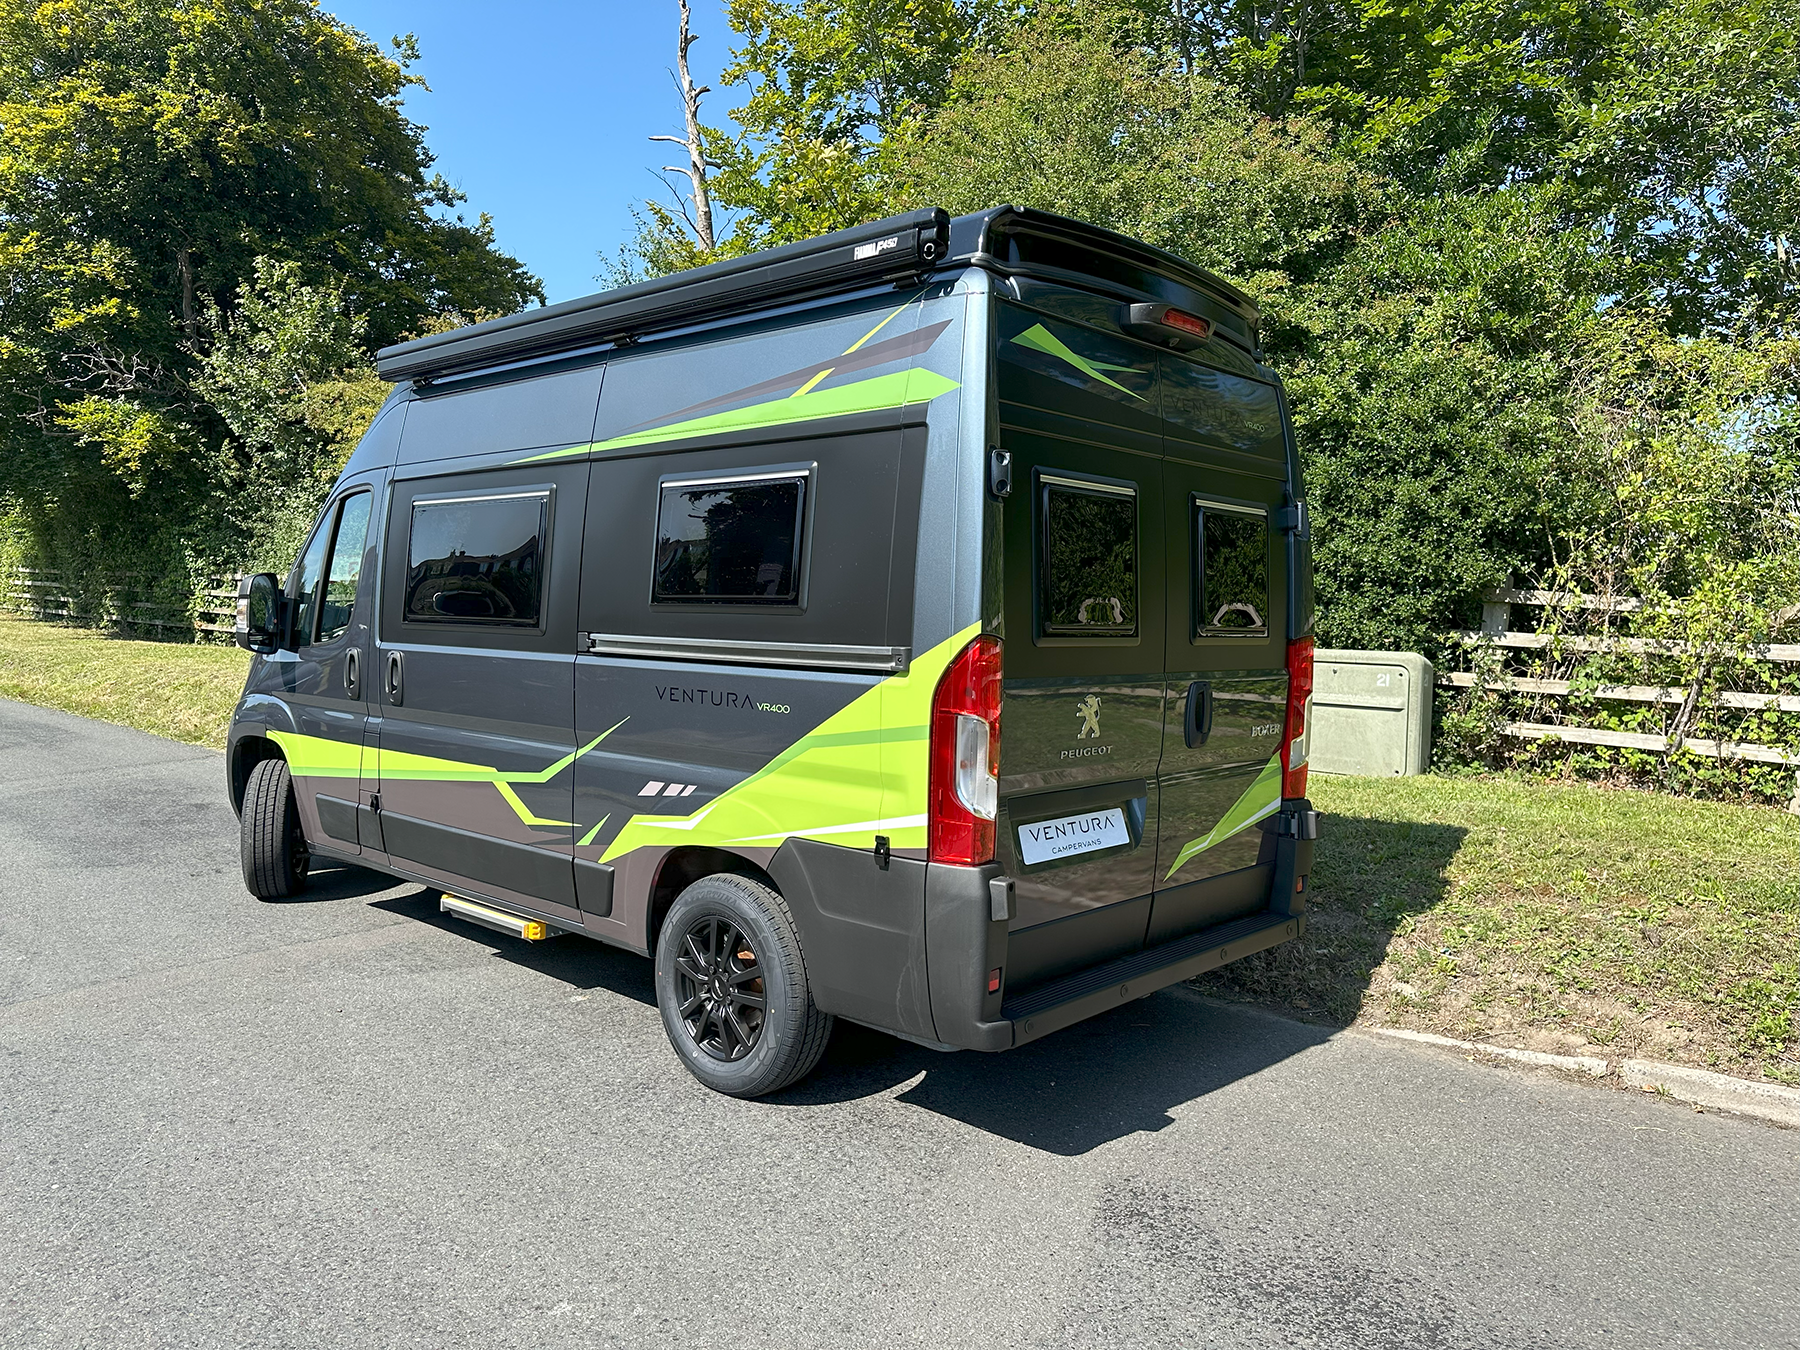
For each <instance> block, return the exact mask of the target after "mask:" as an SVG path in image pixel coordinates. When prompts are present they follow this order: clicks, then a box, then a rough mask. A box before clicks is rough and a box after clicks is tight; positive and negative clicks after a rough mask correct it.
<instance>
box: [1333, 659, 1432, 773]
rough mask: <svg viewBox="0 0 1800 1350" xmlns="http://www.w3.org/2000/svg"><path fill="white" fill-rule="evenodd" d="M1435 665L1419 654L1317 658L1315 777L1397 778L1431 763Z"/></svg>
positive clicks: (1420, 771) (1426, 766)
mask: <svg viewBox="0 0 1800 1350" xmlns="http://www.w3.org/2000/svg"><path fill="white" fill-rule="evenodd" d="M1434 674H1435V672H1433V670H1432V668H1431V662H1429V661H1427V660H1426V659H1425V658H1424V657H1422V656H1419V655H1417V654H1416V653H1413V652H1352V651H1336V650H1332V649H1329V648H1320V649H1319V650H1317V651H1315V652H1314V653H1313V713H1312V735H1311V736H1310V737H1309V740H1310V741H1311V744H1310V745H1309V747H1308V755H1307V758H1308V762H1309V763H1310V764H1311V766H1312V769H1313V772H1315V773H1344V774H1370V775H1376V776H1379V777H1383V778H1395V777H1401V776H1404V775H1409V774H1421V773H1424V772H1425V771H1426V770H1427V769H1428V768H1429V767H1430V766H1431V697H1432V683H1433V679H1434Z"/></svg>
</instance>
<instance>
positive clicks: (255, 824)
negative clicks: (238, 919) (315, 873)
mask: <svg viewBox="0 0 1800 1350" xmlns="http://www.w3.org/2000/svg"><path fill="white" fill-rule="evenodd" d="M238 827H239V834H238V854H239V858H240V859H241V861H242V862H243V865H244V886H245V887H246V888H247V889H248V890H249V892H250V894H252V895H254V896H255V897H256V898H257V899H258V900H285V899H286V898H287V897H288V896H290V895H298V894H300V892H301V891H303V890H305V889H306V873H307V869H308V868H310V867H311V866H312V858H311V857H310V855H309V854H308V853H307V850H306V835H305V833H304V832H303V831H302V830H301V828H300V808H299V806H298V805H297V804H296V803H295V801H294V780H293V777H292V775H290V774H289V773H288V766H287V761H286V760H282V759H265V760H262V761H260V762H258V764H257V765H256V767H255V768H253V769H251V770H250V781H249V782H248V783H246V784H245V785H244V806H243V811H242V813H241V814H240V816H239V818H238Z"/></svg>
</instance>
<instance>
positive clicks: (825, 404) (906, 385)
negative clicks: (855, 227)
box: [514, 369, 962, 464]
mask: <svg viewBox="0 0 1800 1350" xmlns="http://www.w3.org/2000/svg"><path fill="white" fill-rule="evenodd" d="M961 387H962V386H961V385H959V384H958V383H957V382H956V381H955V380H952V379H949V378H948V377H946V376H943V375H939V374H938V373H937V372H935V371H930V370H917V369H914V370H898V371H895V372H894V373H893V374H891V375H877V376H875V377H874V378H872V379H867V380H856V381H854V382H852V383H850V384H843V385H839V386H837V387H836V388H835V389H814V390H811V391H810V392H809V391H805V390H802V391H801V392H799V393H796V394H789V395H787V396H785V397H782V398H777V399H770V400H768V401H766V402H763V403H752V404H751V405H750V406H749V407H747V408H733V409H732V410H731V411H730V412H722V413H712V414H709V415H708V416H706V417H691V418H689V419H688V420H687V421H685V422H672V423H670V424H668V425H667V426H660V427H650V428H648V429H646V430H644V431H634V432H630V433H629V434H627V435H624V436H614V437H613V438H612V439H611V440H605V441H595V442H594V443H593V444H591V445H572V446H570V447H569V448H568V449H566V450H549V451H546V452H544V453H543V454H539V455H527V456H526V457H525V458H524V459H522V460H516V461H514V462H515V463H519V464H530V463H532V462H534V461H537V460H544V459H566V458H568V457H569V456H571V455H587V454H599V453H601V452H603V451H607V450H624V449H627V448H629V447H632V446H638V445H655V444H657V443H658V442H661V441H674V440H681V439H683V438H685V437H688V436H709V435H713V434H715V433H718V432H724V431H750V430H753V429H756V428H759V427H775V426H782V425H784V424H786V423H789V422H814V421H818V420H819V419H821V418H826V417H845V416H848V415H849V414H851V413H860V412H878V411H880V410H882V409H884V408H902V407H905V406H906V405H907V404H908V403H929V402H931V400H932V399H934V398H936V397H938V395H940V394H947V393H949V392H950V391H951V390H952V389H960V388H961Z"/></svg>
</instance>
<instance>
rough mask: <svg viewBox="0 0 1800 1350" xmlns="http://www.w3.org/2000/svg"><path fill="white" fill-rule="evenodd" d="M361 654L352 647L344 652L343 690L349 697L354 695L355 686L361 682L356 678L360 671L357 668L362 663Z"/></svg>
mask: <svg viewBox="0 0 1800 1350" xmlns="http://www.w3.org/2000/svg"><path fill="white" fill-rule="evenodd" d="M361 656H362V653H360V652H359V651H357V650H356V648H354V647H352V648H350V650H349V651H347V652H345V653H344V692H345V693H346V694H348V695H350V697H351V698H355V697H356V687H357V685H359V684H361V683H362V681H361V680H360V679H359V678H358V677H359V675H360V674H361V672H360V671H359V670H358V669H357V668H358V666H360V665H361V664H362V662H361Z"/></svg>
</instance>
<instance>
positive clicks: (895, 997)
mask: <svg viewBox="0 0 1800 1350" xmlns="http://www.w3.org/2000/svg"><path fill="white" fill-rule="evenodd" d="M934 308H935V310H936V312H934V313H931V314H930V316H929V321H928V322H923V323H922V322H921V320H920V312H921V305H920V302H919V294H918V293H917V292H913V293H910V294H907V293H904V292H903V293H899V303H895V301H894V300H892V299H884V300H882V301H878V302H877V303H876V304H875V305H873V306H871V305H869V304H868V303H867V302H864V303H863V304H862V306H861V307H860V308H859V309H857V310H854V311H851V312H848V313H845V314H841V315H838V316H835V317H832V318H829V319H828V320H826V321H824V322H821V323H817V324H812V325H808V326H806V327H804V328H794V327H792V326H789V327H786V328H783V329H779V330H775V331H769V332H763V333H759V334H750V335H745V336H730V337H725V338H715V339H714V340H713V341H712V342H710V343H708V344H705V345H698V346H696V345H692V344H689V345H681V344H674V345H671V346H670V347H669V348H667V349H653V350H648V351H645V352H642V353H636V354H632V355H629V356H624V357H621V358H618V359H616V360H615V361H614V362H613V365H612V368H611V369H610V371H609V373H608V376H607V382H606V385H605V393H604V396H603V398H602V400H601V413H600V419H599V425H598V428H597V430H596V438H595V442H594V444H593V446H592V447H590V449H589V452H588V453H589V454H590V455H591V457H592V465H593V469H592V479H591V483H590V488H589V504H588V518H587V525H586V528H587V543H586V549H585V553H586V556H585V559H584V565H583V590H582V600H581V609H580V620H579V631H580V633H581V634H582V635H583V637H584V639H585V640H586V642H587V643H588V645H589V647H590V650H589V651H588V652H586V653H584V654H583V655H581V656H580V657H579V659H578V661H577V670H576V689H575V700H576V720H577V740H578V742H579V743H580V744H582V745H584V746H585V745H586V744H588V743H589V742H590V741H593V740H595V738H597V737H602V736H604V740H603V741H601V742H600V743H599V744H598V745H596V746H595V748H594V749H593V750H592V751H591V752H589V753H587V754H584V755H583V756H582V758H581V759H580V761H579V762H578V763H577V765H576V767H575V806H574V815H575V818H576V820H577V822H578V827H577V842H576V847H575V856H576V858H577V859H578V860H581V861H582V862H590V861H591V862H593V863H596V864H602V865H605V866H608V867H611V868H613V869H614V871H613V909H612V912H611V913H610V914H609V915H607V916H605V917H603V918H600V917H593V916H590V917H589V919H588V921H587V929H588V931H589V932H591V933H595V934H596V935H599V936H605V937H607V938H609V940H613V941H618V942H622V943H624V944H625V945H629V946H633V947H637V948H639V949H648V948H650V947H651V946H653V945H654V942H655V937H656V934H655V931H654V930H655V924H656V922H657V921H658V918H659V915H658V914H657V913H656V912H654V910H653V908H652V899H653V895H654V894H661V895H664V896H666V895H667V894H668V892H669V886H668V885H667V883H665V882H664V880H663V879H664V878H665V876H667V875H674V876H676V877H677V878H679V877H681V876H683V875H686V872H685V871H684V869H685V868H687V867H688V866H690V865H691V864H692V862H693V859H694V851H696V850H704V851H706V852H705V857H706V858H707V859H708V860H709V861H708V863H707V865H709V866H710V865H717V862H716V860H717V859H720V858H725V859H729V858H731V857H736V858H739V859H741V860H742V861H743V863H744V864H745V865H746V866H749V867H755V868H758V869H763V870H766V871H768V872H769V873H770V874H771V875H772V876H773V877H774V878H775V880H776V883H777V885H779V886H780V887H781V888H782V890H783V893H784V894H785V895H787V897H788V901H789V904H790V907H791V908H792V910H793V912H794V915H795V921H796V923H797V925H798V926H799V929H800V936H801V941H802V945H803V947H804V948H805V950H806V952H807V960H808V966H809V971H810V972H811V976H812V979H813V983H814V987H815V997H816V998H817V1000H818V1005H819V1007H820V1008H821V1009H823V1010H825V1011H827V1012H833V1013H839V1014H841V1015H844V1016H848V1017H853V1018H857V1019H858V1020H863V1021H868V1022H872V1023H874V1024H877V1025H882V1026H887V1027H891V1028H893V1029H895V1030H901V1031H905V1032H907V1033H908V1034H911V1035H915V1036H920V1037H923V1038H927V1039H929V1038H930V1037H931V1034H932V1033H931V1026H930V1012H929V993H928V989H927V986H926V980H925V956H924V936H923V903H924V879H923V873H924V869H923V863H922V861H909V860H914V859H922V857H923V852H924V845H925V837H924V812H925V805H924V791H925V785H924V772H923V770H924V740H925V735H926V726H925V722H926V712H927V710H928V708H929V701H930V694H931V692H932V691H933V690H935V688H936V682H937V679H938V677H939V675H941V673H942V671H943V668H944V665H945V664H946V663H947V662H948V660H949V659H951V657H953V656H954V654H955V650H956V648H955V647H954V646H953V644H952V642H951V641H950V639H951V637H952V636H953V635H952V634H950V633H947V632H943V631H941V630H942V628H943V625H944V620H945V618H946V617H947V616H944V615H942V614H941V613H937V614H933V615H932V616H931V619H930V621H929V622H922V621H921V615H920V607H919V606H918V604H917V603H916V601H915V578H916V577H917V576H918V575H919V573H920V572H921V571H922V570H923V569H924V563H923V561H922V557H921V549H920V547H919V532H918V524H917V522H918V520H919V517H920V514H921V511H922V510H924V509H926V508H925V506H924V505H923V503H924V502H926V500H927V499H928V498H930V499H932V500H935V499H936V496H937V487H936V485H935V484H931V485H929V487H928V479H929V475H930V469H929V467H928V464H929V461H930V459H931V457H932V456H933V455H934V454H937V453H939V450H940V447H939V445H938V443H937V442H938V439H939V438H940V434H941V433H940V432H939V430H938V426H939V420H940V418H941V419H943V421H944V425H946V426H948V427H949V428H950V429H951V430H950V434H949V438H948V441H949V448H950V449H951V450H952V452H953V451H954V447H955V431H954V428H955V426H956V414H955V405H956V400H957V391H958V389H959V386H960V384H961V382H962V381H961V378H960V377H961V375H962V352H963V345H962V342H961V340H960V334H959V333H957V332H956V326H957V323H958V321H959V320H960V318H961V316H962V313H963V308H964V305H963V301H962V300H961V299H960V298H957V299H955V300H952V301H951V302H950V303H949V304H948V305H938V306H935V307H934ZM927 360H928V361H929V365H927V366H925V367H924V368H923V369H921V366H922V364H923V363H925V362H926V361H927ZM771 372H773V373H771ZM915 377H916V378H915ZM928 417H929V419H930V420H929V422H928ZM795 481H798V482H800V483H802V484H803V486H804V517H803V522H802V526H801V530H800V535H801V544H800V558H801V561H800V568H799V572H800V575H799V579H798V584H797V587H796V591H795V593H794V594H792V595H791V596H790V595H788V594H787V592H786V591H785V590H781V589H780V586H785V584H786V583H785V582H781V583H780V584H779V585H778V586H777V590H776V591H775V592H774V593H772V595H771V596H770V597H768V598H767V599H766V600H765V599H764V598H761V597H744V596H740V595H737V594H736V593H733V592H728V591H721V590H720V589H719V587H718V586H717V585H716V584H715V581H713V580H708V581H705V582H704V583H702V582H700V581H697V580H696V578H697V577H698V576H699V573H697V572H694V571H693V567H694V566H695V564H694V563H693V561H692V560H693V559H694V558H697V557H701V556H702V555H699V554H695V553H693V549H694V548H695V547H697V545H695V544H694V543H693V542H691V539H690V540H689V542H682V541H683V540H684V539H689V537H690V536H693V537H699V536H700V535H705V536H706V537H707V538H711V537H712V536H711V535H710V534H709V533H708V531H711V530H712V529H713V528H714V526H713V522H714V521H715V520H718V521H724V522H730V521H733V520H735V519H737V517H735V516H731V515H724V516H720V515H717V513H718V512H721V511H732V512H735V511H737V510H739V506H738V504H737V503H736V501H735V500H734V499H732V500H728V497H729V494H730V493H731V492H732V491H734V490H735V489H736V488H738V487H741V486H742V485H744V484H753V485H764V486H766V485H767V484H769V483H773V482H782V483H792V482H795ZM712 494H718V495H717V496H716V497H715V496H713V495H712ZM684 522H685V523H684ZM720 528H725V527H724V526H723V525H721V526H720ZM759 537H760V536H759ZM764 542H765V543H766V540H765V541H764ZM706 547H708V548H710V547H712V546H711V545H707V546H706ZM707 556H710V555H707ZM684 560H686V561H684ZM933 561H934V564H937V565H939V566H941V565H942V561H943V560H939V559H934V560H933ZM678 563H679V564H680V566H679V567H677V564H678ZM671 568H674V569H675V570H674V571H671V570H669V569H671ZM682 569H687V570H685V571H684V570H682ZM780 574H781V568H780V567H774V569H773V571H771V572H770V576H771V577H778V576H779V575H780ZM759 575H760V574H759ZM772 584H775V583H772ZM684 587H686V588H690V589H691V588H693V587H698V588H699V589H698V590H697V591H692V592H691V593H690V590H684V589H683V588H684ZM921 633H923V634H925V635H927V637H928V638H929V639H930V640H929V641H928V643H927V644H926V645H923V646H921V645H920V641H921V638H920V635H921ZM964 640H965V641H966V637H965V638H964ZM658 644H661V645H660V646H659V645H658ZM646 649H647V650H646ZM834 666H838V667H841V668H836V669H834V668H833V667H834ZM921 691H923V693H921ZM897 721H898V724H899V725H897ZM896 738H898V739H899V740H900V741H904V742H905V745H904V746H899V745H897V744H895V740H896ZM896 756H898V757H899V758H895V757H896ZM914 759H916V761H917V762H916V764H915V763H914V762H913V760H914ZM878 850H879V852H878ZM883 862H885V863H886V866H883V865H882V863H883Z"/></svg>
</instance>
